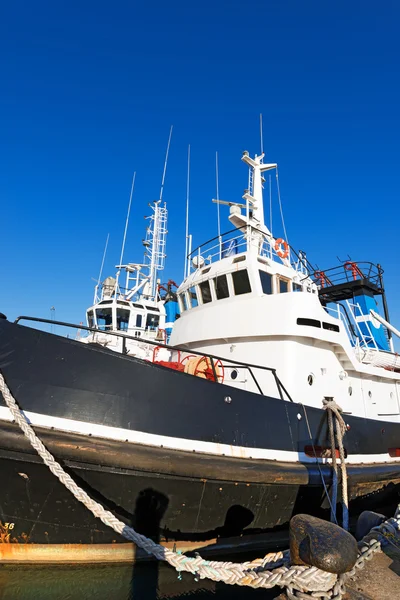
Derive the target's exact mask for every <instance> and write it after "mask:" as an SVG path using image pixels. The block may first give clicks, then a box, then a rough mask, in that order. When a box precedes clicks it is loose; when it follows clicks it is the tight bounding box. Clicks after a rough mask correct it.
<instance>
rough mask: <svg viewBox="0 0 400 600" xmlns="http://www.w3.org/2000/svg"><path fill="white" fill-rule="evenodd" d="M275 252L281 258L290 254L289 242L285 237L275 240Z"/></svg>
mask: <svg viewBox="0 0 400 600" xmlns="http://www.w3.org/2000/svg"><path fill="white" fill-rule="evenodd" d="M282 245H283V249H282ZM275 252H276V253H277V255H278V256H279V258H287V257H288V256H289V244H288V243H287V241H286V240H284V239H283V238H278V239H277V240H276V241H275Z"/></svg>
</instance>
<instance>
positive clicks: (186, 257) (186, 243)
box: [183, 144, 190, 279]
mask: <svg viewBox="0 0 400 600" xmlns="http://www.w3.org/2000/svg"><path fill="white" fill-rule="evenodd" d="M189 190H190V144H189V146H188V163H187V181H186V238H185V268H184V270H183V278H184V279H186V277H187V276H188V275H189V258H188V254H189Z"/></svg>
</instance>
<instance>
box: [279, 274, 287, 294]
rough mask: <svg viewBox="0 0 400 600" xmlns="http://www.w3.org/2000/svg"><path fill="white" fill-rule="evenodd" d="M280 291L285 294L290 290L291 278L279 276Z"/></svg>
mask: <svg viewBox="0 0 400 600" xmlns="http://www.w3.org/2000/svg"><path fill="white" fill-rule="evenodd" d="M278 288H279V293H280V294H284V293H286V292H288V291H289V279H283V278H281V277H279V278H278Z"/></svg>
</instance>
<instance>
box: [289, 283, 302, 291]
mask: <svg viewBox="0 0 400 600" xmlns="http://www.w3.org/2000/svg"><path fill="white" fill-rule="evenodd" d="M292 286H293V291H294V292H302V291H303V286H302V285H301V284H300V283H293V284H292Z"/></svg>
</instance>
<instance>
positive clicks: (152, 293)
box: [80, 200, 178, 360]
mask: <svg viewBox="0 0 400 600" xmlns="http://www.w3.org/2000/svg"><path fill="white" fill-rule="evenodd" d="M151 208H152V215H151V216H150V217H149V221H150V224H149V226H148V227H147V229H146V237H145V239H144V240H143V246H144V248H145V253H144V261H143V263H140V264H138V263H128V264H120V265H117V266H116V269H117V273H116V277H115V278H114V277H107V278H106V279H105V280H104V281H103V283H102V284H101V285H100V284H99V283H97V285H96V287H95V292H94V300H93V306H91V307H90V308H88V310H87V312H86V317H87V324H88V327H89V333H88V335H87V336H86V337H82V338H81V339H80V341H81V342H84V343H86V344H98V345H101V346H104V347H107V348H110V349H111V350H114V351H116V352H123V353H124V354H130V355H131V356H137V357H138V358H143V359H145V360H152V358H153V354H154V347H153V346H152V345H151V344H147V343H146V341H147V340H150V341H157V342H160V343H163V344H166V343H168V342H169V338H170V335H171V331H172V327H173V324H174V321H175V319H176V317H177V315H178V303H177V298H176V293H175V291H174V290H173V288H174V287H175V288H176V287H177V285H176V283H175V282H174V281H172V280H169V281H168V283H167V284H166V286H165V285H162V284H161V283H160V281H159V279H158V274H159V273H160V271H162V270H163V269H164V267H165V258H166V252H165V248H166V236H167V217H168V212H167V207H166V203H165V202H164V203H161V201H159V200H157V201H155V202H153V204H152V205H151ZM122 271H125V281H124V282H123V285H122V284H121V273H122ZM99 288H100V291H99ZM163 292H164V294H163ZM113 332H114V333H118V334H119V335H116V336H115V335H110V333H113ZM169 354H170V353H169V351H168V350H166V349H160V351H159V354H158V358H161V356H163V357H164V359H165V360H168V358H169Z"/></svg>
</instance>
